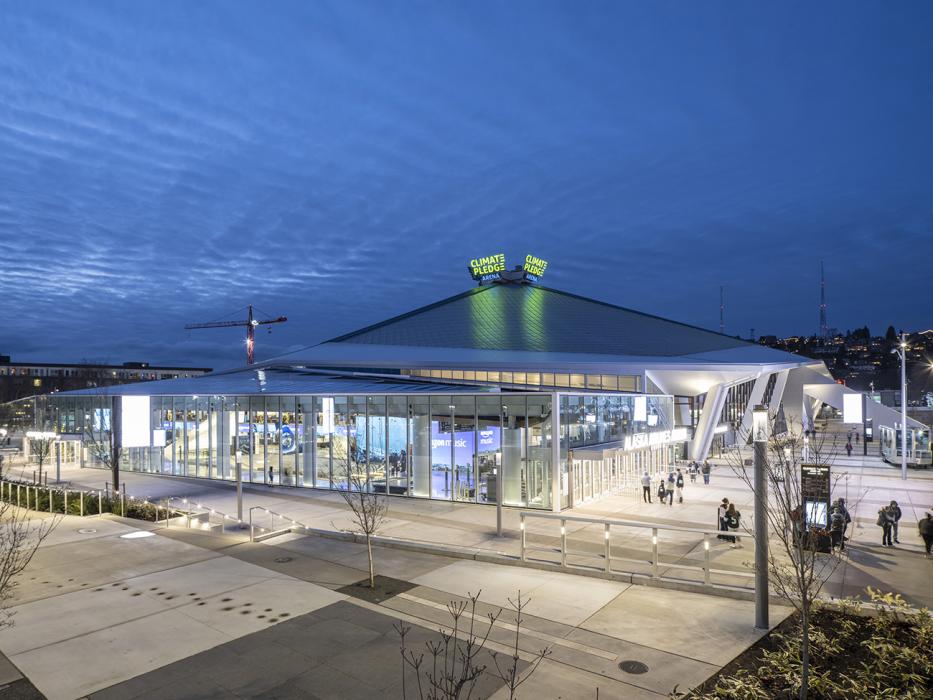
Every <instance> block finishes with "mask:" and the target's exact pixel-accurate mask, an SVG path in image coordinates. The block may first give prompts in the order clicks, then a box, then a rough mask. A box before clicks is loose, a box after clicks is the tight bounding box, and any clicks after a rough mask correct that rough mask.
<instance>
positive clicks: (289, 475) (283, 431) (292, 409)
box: [278, 396, 301, 486]
mask: <svg viewBox="0 0 933 700" xmlns="http://www.w3.org/2000/svg"><path fill="white" fill-rule="evenodd" d="M278 448H279V455H280V465H279V466H280V469H281V471H280V472H279V474H280V478H281V481H282V484H284V485H285V486H296V485H297V484H298V451H299V450H300V449H301V442H300V440H299V430H298V411H297V410H296V405H295V397H294V396H283V397H282V398H281V399H280V403H279V444H278Z"/></svg>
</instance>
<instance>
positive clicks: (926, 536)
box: [917, 513, 933, 559]
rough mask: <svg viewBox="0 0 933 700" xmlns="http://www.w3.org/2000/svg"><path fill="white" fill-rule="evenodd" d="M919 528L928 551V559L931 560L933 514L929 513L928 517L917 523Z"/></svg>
mask: <svg viewBox="0 0 933 700" xmlns="http://www.w3.org/2000/svg"><path fill="white" fill-rule="evenodd" d="M917 528H918V529H919V530H920V536H921V537H922V538H923V546H924V547H926V550H927V554H926V557H927V559H929V558H930V556H931V550H933V514H931V513H927V515H926V517H925V518H923V519H922V520H921V521H920V522H919V523H917Z"/></svg>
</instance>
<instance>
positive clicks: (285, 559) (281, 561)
mask: <svg viewBox="0 0 933 700" xmlns="http://www.w3.org/2000/svg"><path fill="white" fill-rule="evenodd" d="M291 560H292V558H291V557H276V558H275V563H276V564H287V563H288V562H290V561H291Z"/></svg>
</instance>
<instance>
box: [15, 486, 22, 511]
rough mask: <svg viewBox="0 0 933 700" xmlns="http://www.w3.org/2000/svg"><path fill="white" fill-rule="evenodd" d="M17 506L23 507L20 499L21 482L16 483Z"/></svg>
mask: <svg viewBox="0 0 933 700" xmlns="http://www.w3.org/2000/svg"><path fill="white" fill-rule="evenodd" d="M16 507H17V508H21V507H22V503H21V501H20V493H19V484H17V485H16Z"/></svg>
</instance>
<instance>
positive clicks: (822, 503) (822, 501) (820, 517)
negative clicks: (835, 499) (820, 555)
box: [800, 464, 832, 551]
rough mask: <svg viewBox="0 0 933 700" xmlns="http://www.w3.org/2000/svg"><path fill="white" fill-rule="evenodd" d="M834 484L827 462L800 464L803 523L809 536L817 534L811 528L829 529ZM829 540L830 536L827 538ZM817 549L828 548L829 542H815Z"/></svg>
mask: <svg viewBox="0 0 933 700" xmlns="http://www.w3.org/2000/svg"><path fill="white" fill-rule="evenodd" d="M831 488H832V484H831V481H830V470H829V466H827V465H825V464H801V465H800V497H801V500H802V501H803V503H802V505H803V514H802V515H803V523H804V528H805V531H806V536H807V537H814V536H815V535H814V534H813V533H812V532H811V531H810V530H811V528H817V529H820V530H828V529H829V499H830V491H831ZM826 539H827V540H828V537H827V538H826ZM813 545H814V546H815V548H816V550H817V551H825V550H827V549H828V547H829V546H830V545H829V542H828V541H827V542H823V543H820V542H813Z"/></svg>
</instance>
